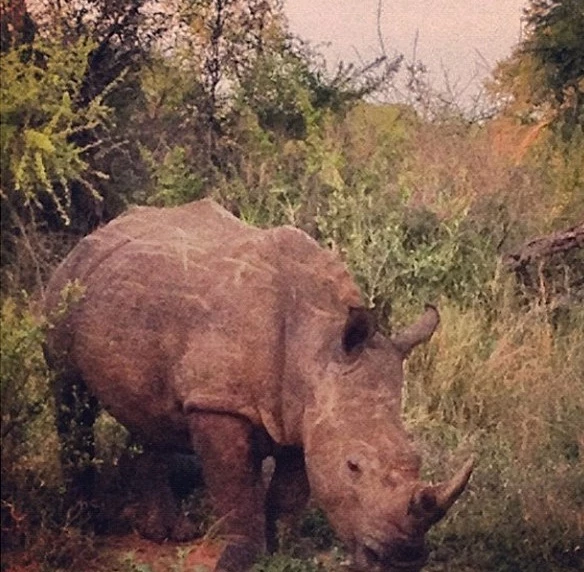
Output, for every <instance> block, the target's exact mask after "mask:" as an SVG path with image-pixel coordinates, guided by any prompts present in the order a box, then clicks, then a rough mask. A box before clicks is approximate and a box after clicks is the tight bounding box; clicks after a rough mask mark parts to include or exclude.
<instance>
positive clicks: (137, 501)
mask: <svg viewBox="0 0 584 572" xmlns="http://www.w3.org/2000/svg"><path fill="white" fill-rule="evenodd" d="M176 456H177V455H176V454H174V453H172V452H171V453H168V452H164V451H160V450H159V449H149V448H147V447H145V449H144V452H143V453H142V454H139V455H136V456H133V457H132V458H131V459H128V458H126V459H125V460H124V465H125V466H124V467H123V472H124V473H125V475H126V478H125V480H126V482H127V483H129V484H128V488H129V489H130V490H129V493H130V498H131V501H130V506H129V508H128V509H127V510H126V514H127V516H128V517H129V519H130V523H131V525H132V528H134V529H135V530H137V531H138V533H139V534H140V535H141V536H143V537H144V538H148V539H150V540H154V541H156V542H162V541H163V540H167V539H169V540H175V541H185V540H191V539H193V538H194V537H195V536H196V533H197V528H196V526H195V524H194V523H192V522H191V521H190V519H189V518H188V516H187V515H186V514H185V513H184V511H183V510H182V504H181V498H180V495H177V494H176V491H175V490H174V488H173V482H172V480H173V477H174V479H175V480H176V479H177V478H178V477H177V475H176V472H177V469H176V466H175V465H176V463H175V460H176V459H175V457H176ZM181 464H182V465H185V463H184V462H182V463H181ZM196 477H197V476H196V474H186V472H185V474H184V475H181V478H180V480H181V483H180V484H181V486H182V487H183V488H184V491H182V492H185V491H186V492H188V491H189V490H190V489H191V488H194V485H195V484H196ZM189 479H192V483H193V486H192V487H190V486H187V485H186V484H185V481H187V480H189Z"/></svg>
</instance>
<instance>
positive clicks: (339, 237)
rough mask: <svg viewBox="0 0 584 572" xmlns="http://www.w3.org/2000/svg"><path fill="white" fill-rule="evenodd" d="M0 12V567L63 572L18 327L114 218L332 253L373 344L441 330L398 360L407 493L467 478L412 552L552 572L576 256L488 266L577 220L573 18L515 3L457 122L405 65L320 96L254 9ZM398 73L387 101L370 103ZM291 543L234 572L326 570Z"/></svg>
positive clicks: (321, 72)
mask: <svg viewBox="0 0 584 572" xmlns="http://www.w3.org/2000/svg"><path fill="white" fill-rule="evenodd" d="M31 4H32V3H31ZM2 6H3V8H2V23H1V42H0V49H1V54H0V57H1V72H2V85H1V88H0V93H1V108H0V111H1V116H0V122H1V125H0V127H1V169H2V183H1V193H0V200H1V203H2V204H1V206H2V214H1V225H2V238H1V253H2V268H1V276H2V290H1V299H2V332H1V336H2V337H1V342H2V344H1V345H2V354H1V391H2V507H1V511H2V512H1V521H2V545H3V549H4V548H5V547H6V548H11V549H13V550H14V551H18V550H20V551H24V552H25V553H26V554H27V555H28V558H29V559H30V561H34V562H37V563H38V564H39V566H40V567H41V569H43V570H56V569H82V568H83V564H82V563H81V564H80V562H83V558H87V557H88V545H89V544H90V543H91V538H93V537H92V535H91V534H90V533H89V532H87V531H85V530H84V520H83V512H82V511H76V510H72V509H68V510H65V505H64V491H63V483H62V480H61V474H60V469H59V464H58V445H57V442H56V436H55V435H54V430H53V428H52V427H53V426H52V423H53V421H52V415H53V412H52V402H51V397H50V375H49V373H48V372H47V368H46V366H45V363H44V360H43V357H42V350H41V344H42V339H43V332H44V330H45V328H46V327H48V325H47V324H46V322H44V321H43V320H41V319H40V318H38V314H37V312H36V306H37V301H38V298H39V297H40V296H42V291H43V285H44V284H45V283H46V279H47V276H48V275H49V274H50V272H51V270H52V269H53V268H54V267H55V265H56V264H57V263H58V262H59V260H60V259H62V257H63V256H64V255H65V254H66V252H67V251H68V250H69V249H70V248H71V247H72V246H73V245H74V244H75V242H76V241H77V240H79V238H81V237H82V236H83V235H85V234H87V233H88V232H90V231H91V230H93V229H94V228H96V227H97V226H99V225H100V224H103V223H105V222H107V221H108V220H110V219H112V218H113V217H115V216H117V215H118V214H120V213H121V212H123V211H124V210H125V209H127V208H129V207H130V206H131V205H134V204H149V205H177V204H181V203H184V202H187V201H190V200H194V199H197V198H200V197H204V196H211V197H214V198H215V199H217V200H218V201H220V202H221V203H223V204H224V205H226V206H227V207H228V208H230V209H231V210H232V211H233V212H235V213H236V214H238V216H240V217H241V218H243V219H244V220H246V221H249V222H251V223H253V224H257V225H265V226H267V225H276V224H281V223H291V224H294V225H297V226H299V227H301V228H303V229H304V230H306V231H307V232H309V233H310V234H311V235H312V236H314V237H316V238H317V239H318V240H320V241H321V242H322V243H323V244H324V245H327V246H329V247H330V248H334V249H337V250H338V251H339V252H340V253H341V254H342V256H343V257H344V259H345V260H346V261H347V263H348V264H349V266H350V267H351V269H352V271H353V273H354V275H355V276H356V278H357V280H358V281H359V283H360V285H361V286H362V289H363V292H364V295H365V298H366V300H367V301H368V303H370V304H371V305H372V306H373V307H374V308H375V309H376V311H377V312H378V314H379V317H380V320H381V324H382V327H384V328H385V329H386V330H390V329H391V328H397V327H399V324H400V323H402V322H405V321H407V320H408V319H409V318H411V316H412V315H413V314H415V313H417V312H418V311H419V308H420V306H421V304H422V302H423V301H426V300H433V301H436V302H437V303H438V304H439V306H440V308H441V311H442V315H443V320H442V326H441V329H440V330H439V332H438V333H437V335H436V336H435V337H434V339H433V340H432V342H431V344H429V346H428V347H427V348H425V349H423V350H418V351H417V353H415V354H414V355H413V356H412V358H411V359H410V361H409V362H408V372H407V385H406V388H405V391H406V394H405V411H404V415H405V418H406V420H407V422H408V425H409V427H410V428H411V430H412V432H413V433H414V434H415V436H416V438H417V440H418V442H419V444H420V448H421V450H422V452H423V457H424V459H425V462H426V471H427V474H428V476H429V477H436V478H440V477H441V476H444V473H445V472H446V471H447V470H448V468H449V467H452V466H453V464H454V463H455V461H458V460H459V459H461V458H462V457H464V456H465V454H466V453H468V452H469V451H474V452H475V453H476V454H477V458H478V466H477V469H476V472H475V475H474V477H473V480H472V485H471V487H470V492H469V493H468V494H467V495H466V496H465V499H464V500H463V501H461V502H460V503H458V505H457V507H456V510H455V511H454V514H453V515H452V516H451V517H450V518H449V519H448V520H447V521H446V522H445V523H444V524H442V525H440V526H438V527H436V529H435V530H434V531H433V533H432V535H433V536H432V542H433V546H434V548H435V551H434V554H433V564H432V565H431V566H430V569H431V570H432V569H433V570H484V571H497V572H505V571H509V572H511V571H526V572H527V571H540V570H569V569H578V567H579V566H580V565H581V564H582V560H583V554H584V546H583V545H582V538H584V308H583V304H582V302H583V301H584V253H583V250H584V249H582V247H580V248H576V249H574V250H572V251H570V253H568V254H567V255H566V256H559V257H558V256H556V257H547V258H546V257H545V256H543V257H542V258H539V259H537V260H535V261H534V262H533V263H532V264H531V265H528V266H527V267H526V268H524V276H525V273H527V274H528V275H529V276H531V280H529V281H528V282H526V281H525V280H518V279H517V277H516V276H515V274H514V273H512V272H510V271H509V270H508V268H507V267H506V265H505V262H504V260H505V255H506V254H507V253H509V252H513V251H515V250H517V249H519V248H520V247H521V245H522V244H523V243H524V242H525V241H526V240H528V239H530V238H533V237H535V236H540V235H545V234H548V233H552V232H556V231H561V230H566V229H568V228H571V227H576V226H578V225H582V224H583V221H584V132H583V127H582V125H583V124H584V108H583V101H584V46H583V44H582V42H581V38H582V37H584V8H583V7H582V5H581V2H580V1H579V0H555V1H552V0H531V2H530V3H529V8H528V10H527V16H528V30H527V32H526V35H525V38H524V40H523V41H522V42H521V43H520V45H519V46H518V47H517V49H516V50H515V51H514V53H513V54H512V55H511V57H510V58H509V59H508V60H506V61H504V62H502V63H500V64H499V65H498V67H497V69H496V70H494V72H493V76H492V79H491V81H490V83H489V86H488V88H489V91H490V95H491V100H490V102H489V105H487V102H486V101H485V102H484V107H483V108H482V110H481V113H477V114H476V115H470V116H469V114H468V112H463V111H461V109H460V107H459V106H457V105H456V104H457V102H456V101H454V102H450V103H449V104H448V105H445V104H444V98H440V97H439V96H438V94H436V95H435V96H433V95H432V94H433V91H432V90H431V89H430V88H429V86H428V85H427V84H426V83H425V81H426V78H425V76H424V73H423V66H417V65H416V62H409V63H408V62H401V61H400V60H399V59H398V60H391V61H390V60H388V59H387V58H384V57H380V58H379V59H378V60H376V61H374V62H371V63H370V64H368V65H365V66H364V67H363V68H362V69H356V68H354V67H351V66H341V67H339V69H338V70H336V72H335V73H334V74H331V73H330V72H327V71H326V68H325V67H324V65H323V64H322V63H321V62H320V59H319V57H318V54H315V53H314V52H313V51H311V49H310V48H309V46H306V45H304V44H303V43H302V42H301V41H300V40H298V39H295V38H293V37H291V36H290V35H289V33H288V32H287V29H286V22H285V19H284V18H283V15H282V10H281V6H280V5H279V4H278V3H277V2H275V1H273V2H269V1H262V0H253V1H251V2H243V1H242V0H177V2H176V3H175V6H174V8H173V11H172V12H169V13H159V12H158V11H157V10H160V6H159V5H158V4H156V3H149V2H146V1H145V0H116V1H115V2H106V0H93V1H87V2H71V3H59V2H51V1H48V2H45V3H44V4H43V5H42V7H41V8H38V7H37V9H36V10H35V12H34V14H32V15H31V14H29V13H27V12H26V6H25V4H24V3H23V2H8V3H3V4H2ZM88 7H90V8H91V9H87V8H88ZM400 63H401V64H402V69H401V71H400ZM403 72H408V73H410V74H412V75H414V76H415V78H414V79H415V80H416V81H411V82H410V83H409V85H410V86H411V89H412V90H414V92H413V93H412V94H411V97H410V98H408V102H402V103H395V102H394V103H392V104H388V103H385V104H379V103H376V104H373V103H371V101H372V96H374V95H379V94H383V93H385V92H387V88H388V86H390V85H391V83H392V82H393V81H395V80H396V77H397V76H398V75H399V74H400V73H403ZM410 79H411V78H410ZM416 90H417V91H416ZM422 92H423V93H422ZM417 95H420V97H417ZM422 95H423V97H422ZM487 111H488V113H487ZM100 427H101V432H100V458H99V460H98V461H96V462H98V463H99V466H100V470H102V471H104V472H106V471H111V470H112V467H113V465H114V461H115V460H116V458H117V456H118V455H119V452H120V447H121V446H122V444H123V431H122V430H121V428H119V427H118V426H116V425H115V424H114V423H113V422H112V421H111V420H110V419H108V418H107V417H105V416H104V418H103V419H102V420H100ZM201 506H202V505H200V503H199V504H197V506H196V510H197V513H198V515H199V517H201V518H203V517H202V515H204V516H205V524H207V520H208V515H206V514H204V512H205V511H204V510H203V509H202V508H201ZM303 532H304V535H305V538H303V539H294V540H291V541H290V542H286V543H284V548H285V549H284V552H283V553H282V554H279V555H277V556H276V557H274V558H272V559H269V560H266V561H265V562H263V563H261V564H258V570H262V571H275V570H298V571H307V570H316V569H318V568H317V565H316V564H314V563H312V562H313V561H312V558H313V556H314V554H316V552H317V551H318V550H322V549H329V555H330V554H332V557H329V558H328V561H327V562H328V564H326V565H325V564H322V565H320V566H321V569H334V566H335V564H334V561H335V560H339V561H340V560H342V552H341V551H340V549H339V548H338V547H336V545H335V540H334V538H333V537H332V536H331V533H330V530H328V528H327V526H326V523H325V522H324V521H323V519H322V515H319V514H318V513H316V512H311V513H310V514H309V515H308V516H307V518H306V520H305V522H304V525H303ZM306 542H308V543H309V548H306V546H305V544H306ZM331 547H333V548H331ZM89 554H91V551H89ZM3 559H4V552H3ZM5 565H6V564H5V563H4V562H3V565H2V566H3V569H4V567H5ZM117 566H118V567H117V568H116V569H118V570H138V569H143V570H145V568H138V567H136V566H135V564H134V563H132V562H131V561H127V562H125V563H124V562H118V563H117ZM111 569H114V568H111ZM176 569H177V570H178V569H179V568H176Z"/></svg>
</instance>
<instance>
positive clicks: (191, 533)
mask: <svg viewBox="0 0 584 572" xmlns="http://www.w3.org/2000/svg"><path fill="white" fill-rule="evenodd" d="M197 536H200V534H199V530H198V528H197V526H196V525H195V524H194V523H193V522H192V521H191V520H190V519H189V517H188V516H186V515H184V514H183V515H180V516H179V517H178V518H177V520H176V523H175V525H174V526H173V528H172V530H171V531H170V537H169V538H170V540H174V541H176V542H186V541H187V540H193V539H194V538H196V537H197Z"/></svg>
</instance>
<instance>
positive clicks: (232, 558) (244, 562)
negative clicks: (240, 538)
mask: <svg viewBox="0 0 584 572" xmlns="http://www.w3.org/2000/svg"><path fill="white" fill-rule="evenodd" d="M259 554H260V550H259V548H258V546H257V545H256V544H253V543H251V542H238V543H234V544H228V545H227V546H226V547H225V548H224V549H223V552H222V553H221V556H220V558H219V561H218V562H217V566H216V568H215V572H246V571H247V570H249V569H250V568H251V567H252V566H253V564H254V563H255V561H256V559H257V557H258V556H259Z"/></svg>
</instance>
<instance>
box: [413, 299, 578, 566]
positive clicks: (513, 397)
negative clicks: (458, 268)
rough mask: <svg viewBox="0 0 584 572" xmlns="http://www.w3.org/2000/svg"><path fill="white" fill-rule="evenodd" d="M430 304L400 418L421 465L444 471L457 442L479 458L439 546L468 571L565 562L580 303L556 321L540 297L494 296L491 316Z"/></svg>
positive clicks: (574, 497)
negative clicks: (427, 335) (430, 335)
mask: <svg viewBox="0 0 584 572" xmlns="http://www.w3.org/2000/svg"><path fill="white" fill-rule="evenodd" d="M441 310H442V317H443V321H442V326H441V328H440V330H439V331H438V333H437V334H436V335H435V339H434V340H433V341H432V343H431V344H430V346H429V347H428V348H427V349H426V351H425V352H420V353H418V354H417V355H416V354H414V355H413V356H412V358H411V360H410V361H409V363H408V384H407V394H406V395H407V403H406V414H407V419H408V421H409V424H410V426H411V427H412V429H413V431H414V432H415V433H416V434H417V436H418V438H419V440H420V442H421V443H422V448H423V449H424V451H425V453H426V454H425V455H424V458H425V459H426V461H427V462H428V467H427V469H428V472H429V474H430V475H434V476H435V477H444V476H445V474H444V467H448V468H450V469H451V470H454V469H455V466H453V465H454V464H455V461H459V460H460V458H461V457H462V454H463V453H464V452H467V451H468V450H473V451H475V453H476V454H477V458H478V466H477V469H476V471H475V475H474V477H473V481H472V484H471V488H470V493H469V494H468V495H467V500H466V502H465V501H463V502H462V503H461V505H460V506H458V507H457V509H456V511H455V514H454V515H453V516H452V518H450V519H449V521H448V522H447V524H446V525H443V526H442V527H438V528H436V530H435V531H434V532H433V535H434V541H435V543H436V544H437V545H438V546H441V550H439V553H440V552H442V553H443V554H445V555H448V558H449V561H450V563H451V565H452V562H456V561H457V562H458V563H459V565H460V566H463V565H467V566H471V569H474V570H493V571H501V572H503V571H512V570H513V571H515V570H525V571H531V570H533V571H536V570H556V569H557V570H561V569H575V567H576V566H577V564H578V563H582V556H583V547H582V542H581V541H582V538H584V460H583V456H584V329H582V327H581V324H582V323H583V320H582V319H583V318H584V315H583V313H582V311H581V310H580V311H578V312H577V315H576V316H574V323H575V324H577V325H574V326H571V327H568V328H564V330H563V331H558V330H556V329H555V328H554V326H553V325H552V323H551V321H550V319H549V315H548V314H547V312H546V311H545V309H544V308H541V307H533V308H531V309H530V310H529V311H527V312H521V313H518V312H517V311H516V310H515V311H514V310H513V309H511V308H505V307H502V308H500V309H499V311H498V312H497V315H496V316H495V317H494V318H490V319H489V317H488V316H487V315H486V314H485V313H484V312H482V311H481V310H477V309H476V308H471V309H461V308H460V307H459V306H457V305H453V304H452V303H449V302H445V303H444V304H443V305H442V306H441ZM445 447H446V449H445ZM454 550H456V553H453V551H454Z"/></svg>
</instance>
